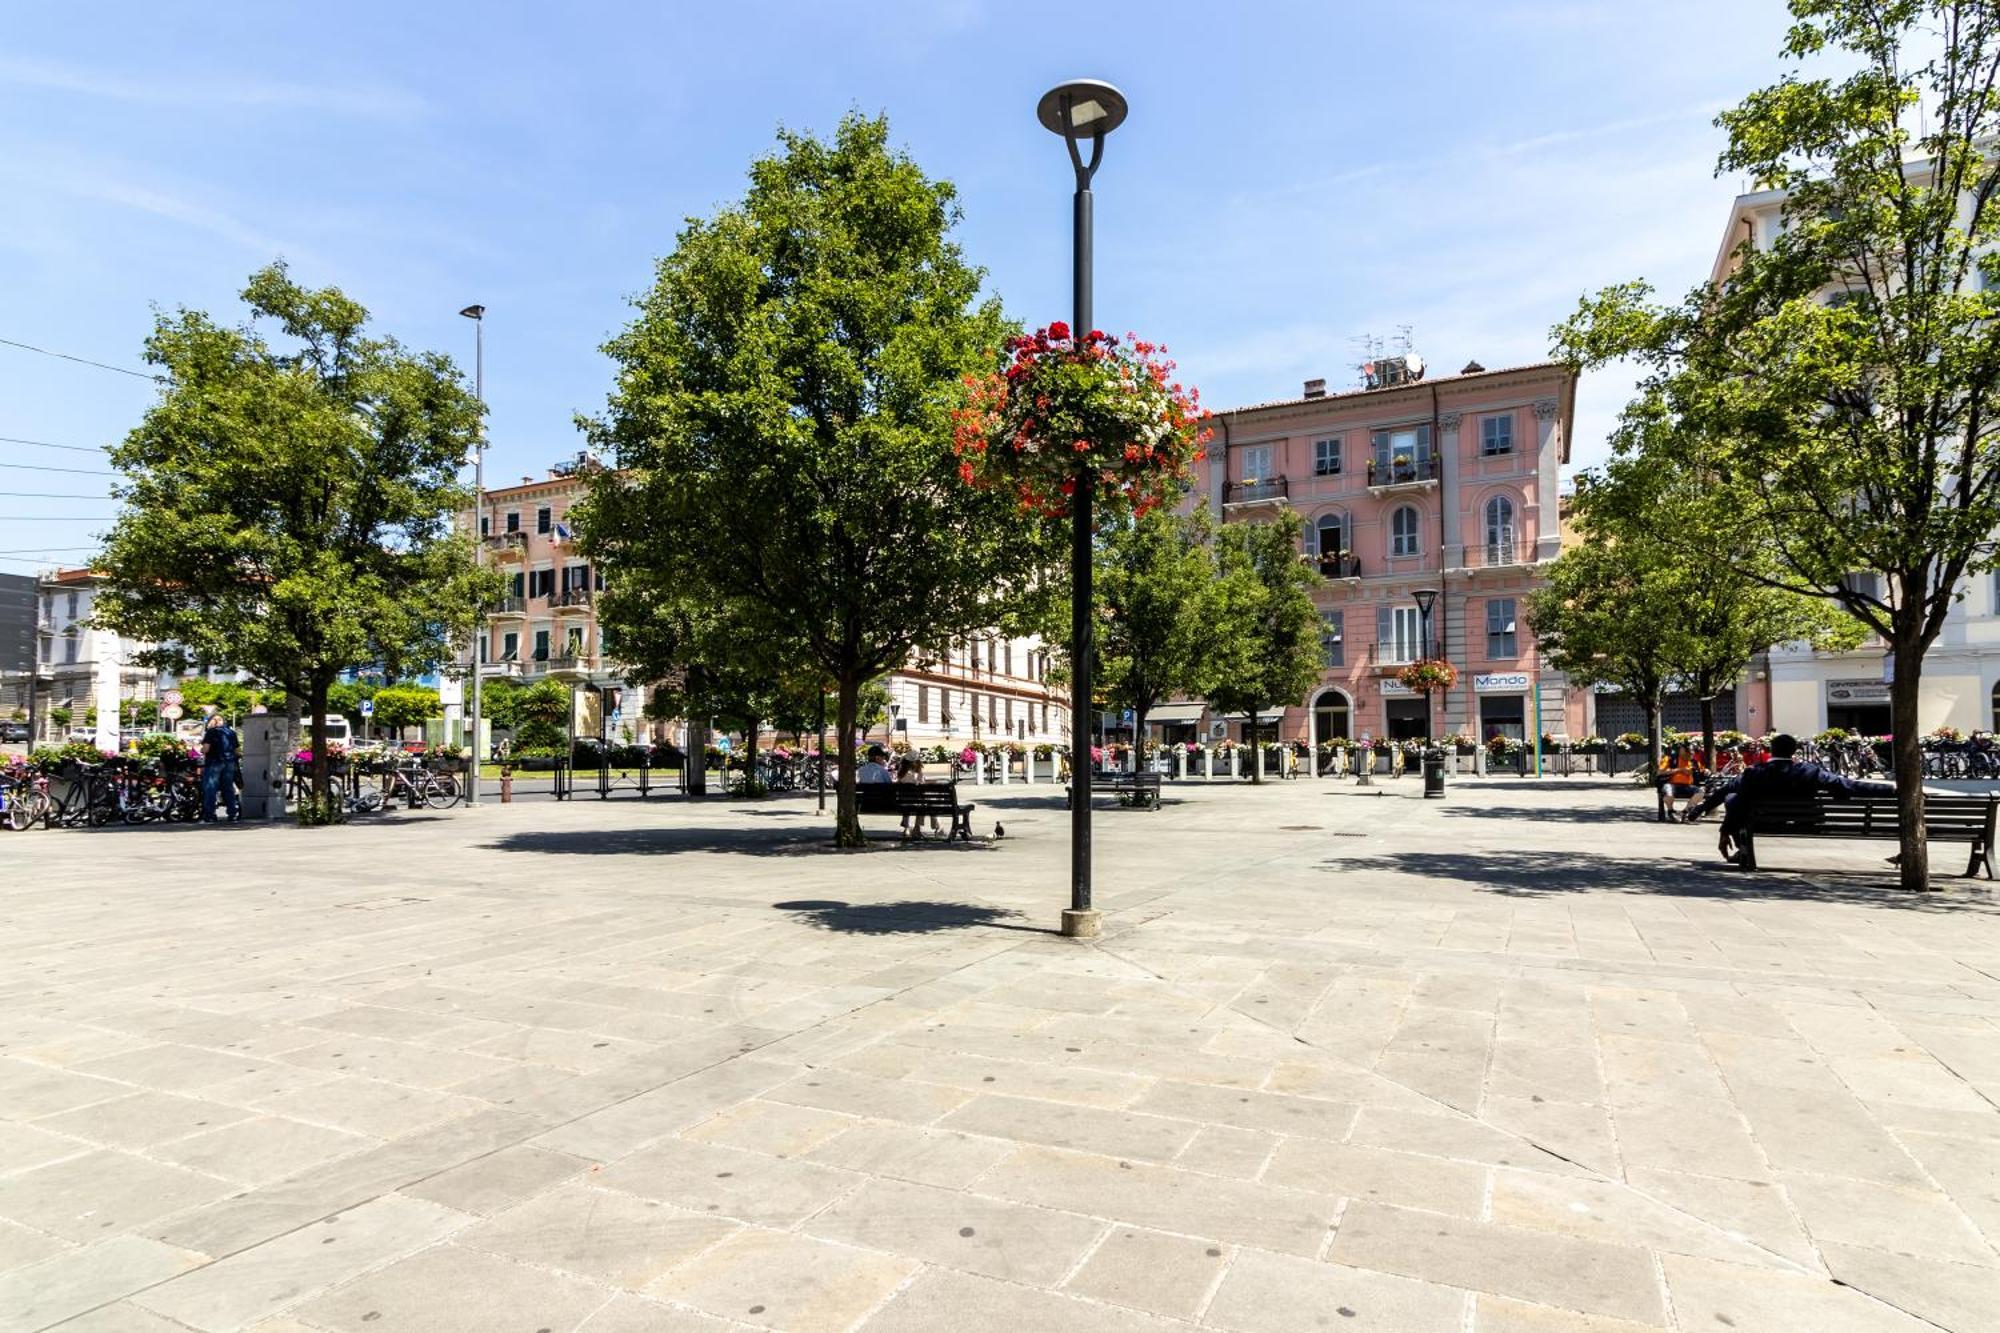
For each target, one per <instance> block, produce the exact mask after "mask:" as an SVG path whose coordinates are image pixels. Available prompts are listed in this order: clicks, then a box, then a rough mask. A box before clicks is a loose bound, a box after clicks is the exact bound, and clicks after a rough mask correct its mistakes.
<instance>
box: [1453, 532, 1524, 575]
mask: <svg viewBox="0 0 2000 1333" xmlns="http://www.w3.org/2000/svg"><path fill="white" fill-rule="evenodd" d="M1538 546H1539V543H1538V542H1537V541H1536V540H1535V538H1533V537H1517V536H1515V535H1513V534H1512V533H1508V534H1505V535H1503V536H1498V537H1494V538H1492V539H1490V540H1488V541H1483V542H1477V543H1470V544H1467V545H1465V546H1461V547H1459V548H1458V551H1457V555H1458V563H1457V564H1456V565H1455V566H1454V568H1456V569H1504V568H1507V567H1509V566H1512V565H1532V564H1534V563H1535V560H1536V558H1537V553H1536V548H1537V547H1538Z"/></svg>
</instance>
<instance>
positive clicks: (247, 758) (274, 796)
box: [237, 713, 341, 820]
mask: <svg viewBox="0 0 2000 1333" xmlns="http://www.w3.org/2000/svg"><path fill="white" fill-rule="evenodd" d="M237 739H238V740H239V741H241V743H242V750H241V753H240V754H239V755H238V756H237V758H238V761H239V762H240V763H241V765H242V768H243V818H244V819H246V820H250V819H283V818H284V817H285V774H286V771H287V769H288V768H289V767H290V763H291V757H292V745H291V739H292V733H291V727H290V725H289V724H288V723H287V722H286V720H285V718H283V717H282V716H278V715H275V714H270V713H264V714H258V715H255V716H252V717H246V718H244V719H243V728H242V730H241V731H240V732H239V733H238V736H237ZM340 781H341V779H338V778H336V779H335V782H336V784H338V783H339V782H340Z"/></svg>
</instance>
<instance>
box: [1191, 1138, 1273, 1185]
mask: <svg viewBox="0 0 2000 1333" xmlns="http://www.w3.org/2000/svg"><path fill="white" fill-rule="evenodd" d="M1278 1142H1279V1140H1278V1136H1277V1135H1275V1134H1266V1133H1264V1132H1263V1131H1262V1130H1256V1129H1235V1128H1232V1127H1231V1126H1228V1125H1203V1126H1202V1127H1201V1129H1200V1130H1198V1131H1196V1133H1195V1136H1194V1137H1193V1138H1192V1139H1190V1140H1189V1141H1188V1145H1187V1147H1185V1148H1183V1149H1181V1152H1180V1156H1178V1157H1176V1158H1174V1161H1173V1164H1174V1165H1175V1166H1178V1167H1182V1168H1185V1169H1186V1170H1189V1171H1206V1172H1208V1173H1209V1174H1211V1175H1217V1176H1233V1177H1235V1178H1236V1179H1238V1180H1255V1179H1256V1178H1257V1177H1258V1176H1260V1175H1262V1174H1263V1173H1264V1167H1265V1164H1266V1163H1267V1162H1269V1161H1270V1160H1271V1154H1272V1152H1274V1151H1275V1150H1276V1149H1277V1146H1278Z"/></svg>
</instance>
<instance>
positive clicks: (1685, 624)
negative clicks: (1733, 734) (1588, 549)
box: [1573, 421, 1863, 756]
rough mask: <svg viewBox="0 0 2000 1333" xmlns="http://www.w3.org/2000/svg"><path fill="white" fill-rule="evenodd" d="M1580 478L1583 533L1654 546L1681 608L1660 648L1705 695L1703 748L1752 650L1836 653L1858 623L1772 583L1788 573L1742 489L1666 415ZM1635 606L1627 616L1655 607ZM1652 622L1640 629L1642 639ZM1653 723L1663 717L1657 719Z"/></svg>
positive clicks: (1628, 545) (1597, 539) (1578, 511)
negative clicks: (1752, 520)
mask: <svg viewBox="0 0 2000 1333" xmlns="http://www.w3.org/2000/svg"><path fill="white" fill-rule="evenodd" d="M1625 444H1626V448H1625V450H1624V452H1622V453H1621V454H1619V455H1618V456H1617V457H1615V458H1614V459H1613V460H1612V461H1611V462H1610V463H1609V464H1607V465H1606V466H1605V467H1604V468H1602V469H1600V470H1599V471H1597V472H1595V473H1590V474H1586V475H1585V476H1583V477H1581V478H1579V479H1578V485H1577V493H1576V499H1575V501H1574V504H1573V512H1574V515H1575V519H1576V523H1577V526H1578V528H1579V530H1580V531H1581V533H1582V535H1583V537H1584V540H1585V541H1586V542H1587V543H1590V544H1593V545H1600V546H1604V545H1610V546H1615V548H1616V549H1617V550H1618V551H1619V552H1620V553H1622V554H1624V555H1627V556H1630V555H1633V554H1635V553H1639V554H1641V556H1642V558H1644V555H1643V553H1647V552H1650V553H1651V559H1652V561H1653V563H1654V566H1655V577H1657V578H1658V579H1659V580H1661V582H1662V588H1661V595H1662V597H1663V598H1665V599H1666V600H1667V601H1669V602H1671V604H1672V605H1673V606H1674V607H1675V608H1676V610H1675V611H1674V613H1673V614H1672V615H1671V616H1670V617H1669V618H1668V619H1667V620H1666V621H1665V622H1664V626H1663V628H1665V629H1666V630H1668V631H1670V635H1669V638H1668V641H1667V643H1666V645H1665V646H1664V647H1663V648H1661V649H1659V651H1660V652H1661V654H1662V657H1663V660H1662V662H1661V665H1662V667H1663V668H1664V669H1665V670H1666V672H1667V673H1668V675H1669V676H1670V677H1671V680H1670V682H1669V684H1670V685H1678V686H1680V687H1681V688H1684V689H1686V690H1687V691H1688V692H1689V693H1691V694H1693V695H1694V696H1695V698H1696V699H1697V700H1699V701H1700V704H1701V730H1702V750H1703V752H1704V753H1706V754H1708V755H1710V756H1713V754H1714V753H1715V699H1716V696H1717V695H1719V694H1720V693H1721V692H1722V691H1723V690H1726V689H1728V688H1729V687H1730V686H1732V685H1734V684H1735V683H1736V682H1737V681H1738V680H1739V679H1741V677H1742V675H1743V672H1744V670H1745V669H1746V668H1747V667H1748V666H1749V665H1750V661H1751V659H1752V658H1753V657H1754V656H1755V655H1756V654H1758V653H1761V652H1764V651H1767V650H1768V649H1769V648H1771V647H1772V645H1774V644H1779V643H1794V642H1799V643H1808V644H1811V645H1812V646H1813V647H1815V648H1821V649H1827V650H1834V651H1840V650H1845V649H1848V648H1852V647H1855V646H1856V645H1858V644H1859V643H1860V642H1861V640H1862V637H1863V634H1862V630H1861V626H1860V624H1859V623H1858V622H1857V621H1855V619H1854V618H1853V617H1852V616H1849V615H1847V614H1846V613H1845V612H1843V611H1841V610H1840V609H1839V608H1838V607H1837V606H1835V605H1834V604H1833V603H1831V602H1829V601H1827V600H1825V599H1824V598H1818V597H1809V596H1805V595H1803V594H1800V593H1797V592H1793V591H1791V590H1790V589H1788V588H1785V587H1782V586H1777V584H1778V582H1779V576H1780V575H1781V574H1782V570H1781V569H1780V568H1779V567H1778V565H1777V563H1776V561H1775V560H1774V559H1773V557H1772V554H1771V551H1770V549H1769V547H1768V546H1767V545H1766V544H1765V543H1764V542H1762V541H1761V540H1759V539H1758V535H1757V534H1756V532H1755V531H1754V530H1751V529H1746V528H1745V526H1744V524H1743V522H1742V518H1741V514H1742V510H1743V507H1744V503H1745V501H1744V498H1743V497H1742V496H1741V495H1739V494H1738V488H1737V487H1735V486H1732V485H1731V484H1729V483H1728V482H1727V481H1726V480H1724V479H1723V478H1720V477H1717V476H1715V475H1713V474H1711V473H1708V472H1705V471H1703V470H1702V469H1701V468H1700V467H1699V466H1698V465H1697V464H1695V463H1694V462H1692V461H1691V460H1692V459H1693V457H1694V452H1695V451H1693V450H1692V449H1689V448H1687V447H1686V444H1687V442H1686V441H1683V440H1680V439H1678V438H1675V437H1674V436H1673V435H1672V427H1671V423H1669V422H1665V421H1659V422H1656V423H1654V425H1653V428H1652V433H1651V435H1650V436H1649V437H1648V438H1646V439H1645V440H1644V442H1643V444H1642V445H1641V446H1640V447H1633V442H1632V441H1630V440H1627V441H1625ZM1655 610H1657V608H1651V607H1649V608H1644V609H1643V610H1642V609H1640V608H1637V607H1635V608H1633V609H1632V610H1630V611H1629V612H1628V614H1632V615H1638V614H1652V613H1654V611H1655ZM1652 632H1653V631H1652V630H1651V629H1649V628H1645V627H1638V628H1635V630H1634V633H1635V635H1636V636H1637V637H1638V638H1639V639H1640V640H1641V641H1642V642H1643V641H1646V640H1647V639H1649V638H1650V636H1651V634H1652ZM1654 720H1655V722H1656V723H1657V717H1656V718H1655V719H1654Z"/></svg>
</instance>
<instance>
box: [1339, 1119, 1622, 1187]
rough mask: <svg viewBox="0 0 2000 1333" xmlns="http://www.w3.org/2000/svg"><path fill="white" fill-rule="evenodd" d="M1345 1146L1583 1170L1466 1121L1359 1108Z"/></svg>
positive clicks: (1561, 1170)
mask: <svg viewBox="0 0 2000 1333" xmlns="http://www.w3.org/2000/svg"><path fill="white" fill-rule="evenodd" d="M1349 1141H1350V1142H1353V1143H1356V1144H1359V1145H1361V1146H1363V1147H1368V1148H1389V1149H1393V1150H1395V1151H1398V1152H1409V1153H1420V1154H1423V1155H1425V1156H1430V1157H1450V1158H1455V1159H1457V1160H1459V1161H1465V1162H1480V1163H1484V1164H1485V1165H1488V1166H1517V1167H1523V1168H1526V1169H1528V1170H1532V1171H1553V1172H1557V1173H1571V1174H1583V1169H1582V1168H1580V1167H1575V1166H1572V1165H1571V1164H1570V1163H1568V1162H1565V1161H1563V1160H1562V1159H1561V1158H1560V1157H1556V1156H1553V1155H1552V1154H1550V1153H1546V1152H1542V1151H1540V1150H1539V1149H1537V1148H1536V1147H1535V1145H1534V1144H1532V1143H1530V1142H1528V1141H1527V1140H1525V1139H1523V1138H1521V1137H1519V1136H1518V1135H1514V1134H1508V1133H1505V1132H1503V1131H1501V1130H1498V1129H1495V1128H1493V1127H1492V1126H1490V1125H1487V1124H1484V1123H1482V1122H1481V1121H1479V1120H1476V1119H1473V1118H1471V1117H1469V1116H1451V1115H1427V1114H1418V1113H1412V1112H1405V1111H1392V1110H1386V1109H1383V1108H1381V1107H1375V1106H1364V1107H1362V1108H1361V1116H1360V1118H1359V1119H1358V1120H1356V1121H1355V1123H1354V1132H1353V1133H1352V1134H1351V1135H1350V1136H1349Z"/></svg>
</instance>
